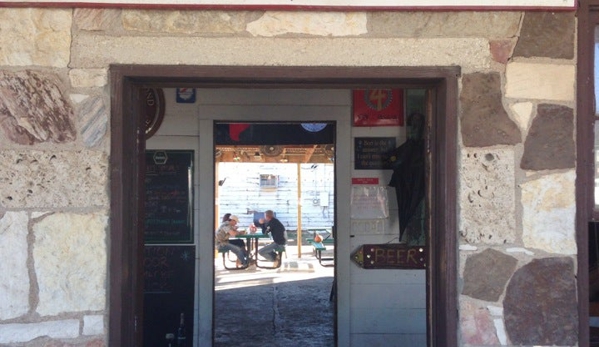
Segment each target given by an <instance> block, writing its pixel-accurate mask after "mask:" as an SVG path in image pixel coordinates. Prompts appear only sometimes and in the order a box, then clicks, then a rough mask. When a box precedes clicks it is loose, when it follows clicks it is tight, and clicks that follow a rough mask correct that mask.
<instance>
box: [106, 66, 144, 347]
mask: <svg viewBox="0 0 599 347" xmlns="http://www.w3.org/2000/svg"><path fill="white" fill-rule="evenodd" d="M110 79H111V80H110V83H111V91H112V93H111V119H110V120H111V122H110V131H111V146H110V147H111V148H110V197H111V199H110V246H109V248H110V265H109V268H110V274H109V276H110V284H109V310H110V312H109V317H110V319H109V343H108V345H109V346H140V343H139V342H140V341H141V336H142V335H141V332H142V329H141V328H142V324H141V320H140V319H141V314H140V313H141V312H143V311H142V310H143V307H142V305H143V300H142V298H143V292H142V290H143V286H142V285H140V278H139V276H138V274H139V272H138V269H142V267H141V265H142V264H141V263H140V262H141V261H143V253H142V252H143V243H141V247H140V240H139V239H140V237H139V235H140V234H139V233H137V232H131V231H134V230H138V228H139V226H140V225H142V224H140V223H139V221H140V219H141V218H142V216H141V214H140V212H139V211H140V210H141V206H140V205H141V204H142V203H143V199H139V194H140V193H143V189H141V188H142V186H141V183H142V181H143V180H141V179H140V177H139V174H138V173H139V172H140V168H139V165H140V163H143V161H142V160H140V157H141V155H142V154H143V148H142V147H140V145H141V146H143V145H145V142H144V141H143V140H142V136H143V134H144V132H143V130H142V131H141V132H140V131H138V129H143V128H142V127H140V124H143V123H139V122H140V121H141V119H140V117H131V116H128V115H131V114H140V112H139V93H138V92H136V89H135V88H134V87H133V85H132V84H131V81H130V80H129V79H128V77H127V76H126V75H125V74H124V73H123V71H120V70H111V72H110ZM138 90H139V89H137V91H138ZM137 153H139V155H137ZM136 328H137V329H136Z"/></svg>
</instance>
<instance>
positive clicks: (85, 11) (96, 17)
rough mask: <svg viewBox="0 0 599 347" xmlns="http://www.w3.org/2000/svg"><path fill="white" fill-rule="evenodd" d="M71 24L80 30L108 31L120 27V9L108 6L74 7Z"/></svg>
mask: <svg viewBox="0 0 599 347" xmlns="http://www.w3.org/2000/svg"><path fill="white" fill-rule="evenodd" d="M73 24H74V25H75V27H76V28H78V29H80V30H87V31H110V30H114V29H115V28H121V27H122V25H121V10H113V9H108V8H76V9H75V12H74V13H73Z"/></svg>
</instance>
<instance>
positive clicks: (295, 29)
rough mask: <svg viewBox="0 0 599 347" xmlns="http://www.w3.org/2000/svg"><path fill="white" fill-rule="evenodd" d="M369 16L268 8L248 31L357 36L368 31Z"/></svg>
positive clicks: (352, 13)
mask: <svg viewBox="0 0 599 347" xmlns="http://www.w3.org/2000/svg"><path fill="white" fill-rule="evenodd" d="M366 18H367V17H366V13H365V12H293V11H282V12H276V11H269V12H266V13H264V15H263V16H262V17H261V18H260V19H257V20H256V21H254V22H252V23H249V24H248V25H247V31H248V32H249V33H250V34H252V35H254V36H278V35H283V34H305V35H317V36H357V35H362V34H366V33H367V32H368V30H367V29H366V23H367V19H366Z"/></svg>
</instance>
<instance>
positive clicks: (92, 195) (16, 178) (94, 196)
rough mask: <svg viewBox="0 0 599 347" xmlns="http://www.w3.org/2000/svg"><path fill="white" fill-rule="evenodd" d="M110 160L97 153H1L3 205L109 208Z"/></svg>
mask: <svg viewBox="0 0 599 347" xmlns="http://www.w3.org/2000/svg"><path fill="white" fill-rule="evenodd" d="M107 184H108V157H107V156H106V154H105V153H102V152H95V151H72V152H71V151H49V152H45V151H23V150H4V151H0V193H1V194H2V196H0V205H1V206H4V207H6V208H33V207H38V208H51V209H56V208H60V207H93V206H96V207H97V206H101V207H103V206H107V205H108V195H107V192H106V189H107Z"/></svg>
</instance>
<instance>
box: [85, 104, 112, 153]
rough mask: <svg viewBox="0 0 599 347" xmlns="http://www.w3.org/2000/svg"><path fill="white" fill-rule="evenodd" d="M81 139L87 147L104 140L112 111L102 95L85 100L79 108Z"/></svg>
mask: <svg viewBox="0 0 599 347" xmlns="http://www.w3.org/2000/svg"><path fill="white" fill-rule="evenodd" d="M78 113H79V123H80V124H79V127H80V132H81V139H82V140H83V143H85V145H86V146H87V147H94V146H96V145H97V144H98V143H100V142H101V141H102V139H103V138H104V136H105V135H106V131H107V130H108V119H109V118H110V111H109V110H108V106H107V105H106V103H105V102H104V98H103V97H102V96H96V97H92V98H88V99H87V100H85V101H84V102H83V103H82V104H81V107H80V108H79V111H78Z"/></svg>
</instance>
